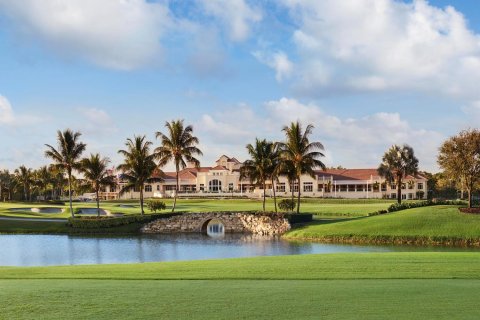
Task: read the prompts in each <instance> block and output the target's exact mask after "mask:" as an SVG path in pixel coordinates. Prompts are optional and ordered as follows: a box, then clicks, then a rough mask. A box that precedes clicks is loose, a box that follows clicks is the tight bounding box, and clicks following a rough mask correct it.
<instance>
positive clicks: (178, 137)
mask: <svg viewBox="0 0 480 320" xmlns="http://www.w3.org/2000/svg"><path fill="white" fill-rule="evenodd" d="M165 127H166V128H167V133H166V134H163V133H162V132H157V133H156V137H157V138H160V140H161V146H160V147H158V148H156V149H155V153H156V154H157V157H158V159H159V164H160V166H161V167H163V166H165V165H166V164H167V163H169V162H171V161H172V162H173V163H174V165H175V173H176V189H175V197H174V200H173V207H172V212H174V211H175V206H176V205H177V195H178V192H179V190H180V187H179V181H178V180H179V179H178V173H179V172H180V169H185V167H186V166H187V162H190V163H193V164H194V165H195V166H196V167H199V166H200V161H199V160H198V159H197V158H195V156H202V155H203V153H202V151H200V149H198V148H197V147H196V145H198V143H199V141H198V138H197V137H195V136H194V135H193V127H192V126H191V125H188V126H186V127H185V126H184V124H183V120H172V121H171V122H166V123H165Z"/></svg>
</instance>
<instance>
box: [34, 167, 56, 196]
mask: <svg viewBox="0 0 480 320" xmlns="http://www.w3.org/2000/svg"><path fill="white" fill-rule="evenodd" d="M34 180H35V186H36V187H37V188H38V192H39V194H40V196H43V198H44V200H46V194H47V191H48V188H49V186H50V184H51V183H52V175H51V172H50V170H49V169H48V167H47V166H42V167H40V168H39V169H37V170H35V171H34Z"/></svg>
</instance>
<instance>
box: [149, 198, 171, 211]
mask: <svg viewBox="0 0 480 320" xmlns="http://www.w3.org/2000/svg"><path fill="white" fill-rule="evenodd" d="M147 208H148V209H149V210H150V211H153V212H155V213H157V211H162V210H165V209H166V208H167V206H166V205H165V202H163V201H161V200H156V199H152V200H148V201H147Z"/></svg>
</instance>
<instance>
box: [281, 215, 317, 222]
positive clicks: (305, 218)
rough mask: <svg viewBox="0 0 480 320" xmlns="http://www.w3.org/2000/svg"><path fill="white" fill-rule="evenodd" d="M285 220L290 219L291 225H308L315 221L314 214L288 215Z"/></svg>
mask: <svg viewBox="0 0 480 320" xmlns="http://www.w3.org/2000/svg"><path fill="white" fill-rule="evenodd" d="M285 218H287V219H288V222H290V224H295V223H307V222H311V221H312V220H313V214H311V213H300V214H296V213H295V214H287V215H286V216H285Z"/></svg>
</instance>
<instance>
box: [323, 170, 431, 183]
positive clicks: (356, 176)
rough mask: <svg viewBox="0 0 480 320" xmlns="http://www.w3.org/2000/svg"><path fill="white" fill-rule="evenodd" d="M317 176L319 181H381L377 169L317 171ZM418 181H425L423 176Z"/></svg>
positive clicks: (410, 177) (418, 176) (409, 177)
mask: <svg viewBox="0 0 480 320" xmlns="http://www.w3.org/2000/svg"><path fill="white" fill-rule="evenodd" d="M316 174H317V176H318V178H319V179H322V177H325V179H330V177H333V179H334V180H370V179H371V178H373V179H374V180H376V179H381V178H380V175H379V174H378V172H377V169H327V170H325V171H320V170H319V171H316ZM412 178H414V177H413V176H407V178H406V179H412ZM416 178H418V179H425V177H423V176H422V175H417V176H416Z"/></svg>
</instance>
